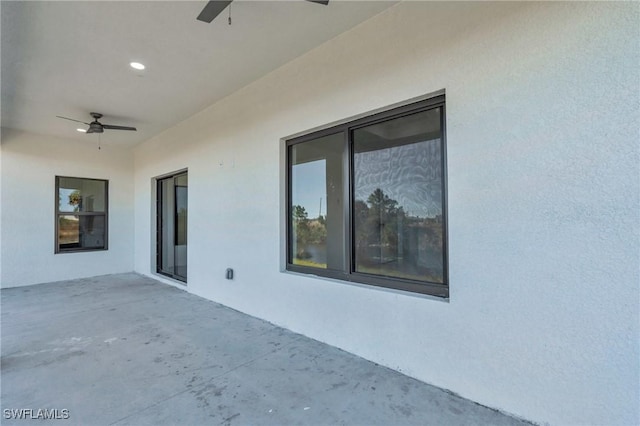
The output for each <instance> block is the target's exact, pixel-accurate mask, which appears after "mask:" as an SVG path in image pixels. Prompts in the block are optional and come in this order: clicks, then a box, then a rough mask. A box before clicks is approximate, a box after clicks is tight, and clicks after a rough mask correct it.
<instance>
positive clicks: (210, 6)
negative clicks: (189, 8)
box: [196, 0, 233, 23]
mask: <svg viewBox="0 0 640 426" xmlns="http://www.w3.org/2000/svg"><path fill="white" fill-rule="evenodd" d="M231 1H233V0H229V1H226V0H225V1H222V0H209V1H208V2H207V5H206V6H205V7H204V9H202V12H200V15H198V17H197V18H196V19H197V20H198V21H202V22H207V23H211V21H213V20H214V19H215V17H216V16H218V15H219V14H220V12H222V11H223V10H224V9H225V8H226V7H227V6H229V4H230V3H231Z"/></svg>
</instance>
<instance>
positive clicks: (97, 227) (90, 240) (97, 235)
mask: <svg viewBox="0 0 640 426" xmlns="http://www.w3.org/2000/svg"><path fill="white" fill-rule="evenodd" d="M58 245H59V248H60V249H61V250H64V249H68V250H77V249H85V248H86V249H99V248H104V247H105V217H104V215H89V216H78V215H60V216H58Z"/></svg>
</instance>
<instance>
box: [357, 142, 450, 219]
mask: <svg viewBox="0 0 640 426" xmlns="http://www.w3.org/2000/svg"><path fill="white" fill-rule="evenodd" d="M354 166H355V167H354V174H355V182H354V184H355V185H354V186H355V198H356V200H363V201H366V200H367V198H368V197H369V195H370V194H371V193H372V192H373V191H375V190H376V189H377V188H380V189H382V190H383V191H384V193H385V194H386V195H388V196H389V198H392V199H394V200H396V201H397V202H398V206H402V207H403V208H404V211H405V212H406V213H407V214H408V215H411V216H420V217H435V216H436V215H440V214H442V182H441V176H442V161H441V157H440V139H434V140H430V141H425V142H419V143H413V144H409V145H402V146H396V147H391V148H386V149H380V150H376V151H368V152H362V153H356V154H355V155H354Z"/></svg>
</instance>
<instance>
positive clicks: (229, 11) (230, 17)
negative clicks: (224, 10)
mask: <svg viewBox="0 0 640 426" xmlns="http://www.w3.org/2000/svg"><path fill="white" fill-rule="evenodd" d="M228 9H229V25H231V4H229V7H228Z"/></svg>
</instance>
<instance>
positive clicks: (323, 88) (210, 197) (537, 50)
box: [135, 2, 640, 425]
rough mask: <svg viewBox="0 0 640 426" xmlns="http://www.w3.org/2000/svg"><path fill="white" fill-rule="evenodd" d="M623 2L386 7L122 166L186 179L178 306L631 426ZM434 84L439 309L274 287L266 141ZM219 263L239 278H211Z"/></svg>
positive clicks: (631, 123) (290, 278) (423, 303)
mask: <svg viewBox="0 0 640 426" xmlns="http://www.w3.org/2000/svg"><path fill="white" fill-rule="evenodd" d="M639 22H640V20H639V5H638V4H637V3H526V4H523V3H458V2H454V3H432V2H407V3H402V4H400V5H398V6H396V7H394V8H391V9H390V10H388V11H386V12H384V13H382V14H380V15H378V16H377V17H375V18H373V19H371V20H369V21H367V22H365V23H364V24H362V25H360V26H359V27H356V28H355V29H353V30H351V31H349V32H348V33H346V34H343V35H342V36H340V37H337V38H336V39H334V40H332V41H330V42H328V43H326V44H325V45H323V46H321V47H319V48H317V49H315V50H314V51H312V52H310V53H308V54H306V55H304V56H302V57H301V58H299V59H297V60H295V61H293V62H291V63H289V64H288V65H286V66H284V67H282V68H280V69H278V70H276V71H275V72H273V73H271V74H269V75H267V76H266V77H264V78H262V79H261V80H259V81H257V82H255V83H254V84H251V85H249V86H247V87H246V88H244V89H243V90H241V91H239V92H237V93H236V94H234V95H232V96H230V97H228V98H226V99H225V100H223V101H221V102H219V103H218V104H216V105H213V106H212V107H210V108H209V109H207V110H205V111H203V112H202V113H200V114H198V115H196V116H194V117H192V118H191V119H189V120H187V121H185V122H183V123H182V124H181V125H179V126H177V127H175V128H173V129H171V130H169V131H168V132H166V133H165V134H163V135H161V136H159V137H157V138H155V139H153V140H151V141H149V142H148V143H145V144H143V145H142V146H140V147H138V149H137V151H136V166H135V170H136V224H137V227H136V270H137V271H139V272H141V273H146V274H149V273H150V271H151V270H152V268H153V266H152V263H151V259H152V251H151V247H152V244H151V238H150V235H153V233H152V226H153V225H152V222H151V219H150V218H151V213H150V207H149V206H151V205H152V199H151V191H150V188H151V180H152V178H153V176H157V175H160V174H163V173H167V172H171V171H173V170H178V169H182V168H185V167H188V169H189V181H190V187H189V191H190V193H189V208H190V210H189V220H190V222H189V223H190V230H189V232H190V234H189V285H188V289H189V291H192V292H194V293H196V294H199V295H202V296H204V297H207V298H210V299H213V300H216V301H219V302H221V303H224V304H226V305H229V306H232V307H234V308H236V309H239V310H241V311H244V312H248V313H250V314H252V315H256V316H258V317H261V318H266V319H268V320H270V321H273V322H275V323H277V324H280V325H283V326H285V327H287V328H290V329H293V330H295V331H297V332H300V333H303V334H306V335H309V336H312V337H314V338H316V339H319V340H322V341H325V342H329V343H331V344H333V345H336V346H338V347H340V348H344V349H346V350H348V351H351V352H354V353H356V354H359V355H361V356H363V357H365V358H367V359H371V360H374V361H376V362H379V363H382V364H384V365H387V366H390V367H392V368H395V369H397V370H400V371H403V372H406V373H407V374H409V375H412V376H414V377H417V378H419V379H421V380H424V381H427V382H429V383H433V384H436V385H438V386H442V387H444V388H447V389H451V390H453V391H455V392H458V393H460V394H462V395H464V396H466V397H469V398H471V399H473V400H476V401H479V402H481V403H483V404H487V405H489V406H493V407H497V408H500V409H503V410H506V411H508V412H511V413H515V414H517V415H519V416H523V417H525V418H528V419H531V420H534V421H538V422H541V423H545V422H549V423H551V424H563V425H566V424H581V425H584V424H609V425H627V424H637V423H638V422H639V421H640V419H639V414H638V400H640V395H639V391H638V376H639V369H638V360H639V358H640V352H639V350H638V331H639V330H638V299H639V297H638V281H639V276H638V270H639V267H638V266H639V263H638V253H639V236H638V223H639V213H638V212H639V209H638V206H639V201H638V194H639V182H638V174H639V173H638V172H639V166H638V164H639V156H638V128H639V121H638V116H639V114H638V97H639V96H638V94H639V90H638V82H639V74H638V69H639V67H638V64H639V53H638V52H639V51H640V49H639V48H638V47H639V45H638V37H639V36H638V25H639ZM440 89H445V91H446V99H447V144H448V199H449V247H450V248H449V262H450V277H451V298H450V301H449V302H442V301H435V300H430V299H425V298H420V297H413V296H407V295H402V294H398V293H393V292H388V291H384V290H379V289H371V288H364V287H360V286H353V285H348V284H343V283H337V282H332V281H328V280H323V279H316V278H312V277H304V276H298V275H293V274H286V273H281V272H280V270H279V267H280V264H281V263H280V262H281V258H280V253H281V245H280V241H281V238H280V235H281V232H282V231H283V230H282V229H281V216H280V214H281V211H282V210H281V205H280V200H281V196H282V180H281V178H282V170H281V169H282V156H281V152H282V150H281V145H280V144H281V142H280V140H281V138H283V137H286V136H288V135H292V134H296V133H299V132H302V131H305V130H308V129H313V128H316V127H318V126H325V125H327V124H328V123H331V122H334V121H336V120H342V119H345V118H348V117H351V116H355V115H357V114H361V113H363V112H366V111H370V110H374V109H376V108H380V107H384V106H385V105H391V104H393V103H396V102H401V101H403V100H406V99H410V98H413V97H415V96H419V95H422V94H426V93H430V92H434V91H437V90H440ZM227 267H233V268H235V271H236V279H235V280H234V281H227V280H225V279H224V270H225V269H226V268H227Z"/></svg>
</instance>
